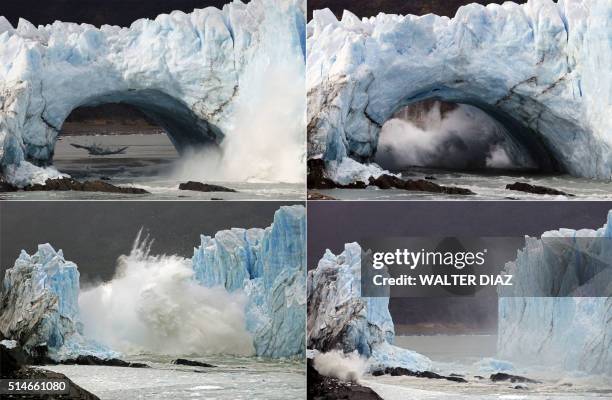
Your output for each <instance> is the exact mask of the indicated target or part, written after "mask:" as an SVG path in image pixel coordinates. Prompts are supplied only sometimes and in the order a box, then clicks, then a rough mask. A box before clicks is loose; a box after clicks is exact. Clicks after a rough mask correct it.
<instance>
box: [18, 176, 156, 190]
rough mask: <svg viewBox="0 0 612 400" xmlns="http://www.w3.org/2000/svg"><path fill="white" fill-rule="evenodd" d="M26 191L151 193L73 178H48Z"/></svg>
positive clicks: (27, 187) (28, 187)
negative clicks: (41, 183)
mask: <svg viewBox="0 0 612 400" xmlns="http://www.w3.org/2000/svg"><path fill="white" fill-rule="evenodd" d="M23 190H24V191H26V192H35V191H37V192H38V191H44V192H48V191H61V192H64V191H70V190H73V191H79V192H105V193H127V194H145V193H149V192H147V191H146V190H144V189H140V188H134V187H121V186H115V185H112V184H110V183H108V182H104V181H84V182H79V181H77V180H75V179H72V178H60V179H47V180H46V181H45V184H44V185H40V184H35V185H30V186H26V187H25V188H23Z"/></svg>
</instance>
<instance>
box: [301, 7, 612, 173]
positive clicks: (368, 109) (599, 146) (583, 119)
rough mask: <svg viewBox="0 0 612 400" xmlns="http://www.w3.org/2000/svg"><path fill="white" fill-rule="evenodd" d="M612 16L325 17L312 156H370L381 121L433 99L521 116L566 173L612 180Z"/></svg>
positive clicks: (312, 108)
mask: <svg viewBox="0 0 612 400" xmlns="http://www.w3.org/2000/svg"><path fill="white" fill-rule="evenodd" d="M611 13H612V3H611V2H610V1H609V0H559V1H558V2H556V3H555V2H553V1H552V0H529V1H528V2H527V3H526V4H522V5H518V4H515V3H512V2H505V3H504V4H502V5H498V4H489V5H487V6H486V7H485V6H482V5H479V4H469V5H467V6H464V7H461V8H459V10H458V11H457V14H456V16H455V17H454V18H452V19H449V18H447V17H439V16H436V15H432V14H429V15H425V16H420V17H418V16H413V15H407V16H398V15H387V14H379V15H377V16H376V17H371V18H363V19H359V18H357V17H356V16H355V15H353V14H351V13H350V12H348V11H345V12H344V14H343V16H342V19H341V20H340V21H338V20H337V19H336V17H335V16H334V15H333V14H332V13H331V11H329V10H327V9H325V10H316V11H314V13H313V18H312V20H311V21H310V22H309V23H308V26H307V37H308V40H307V44H308V49H307V50H308V51H307V54H308V60H307V73H306V76H307V90H308V118H309V121H308V127H309V128H308V144H309V147H308V148H309V150H308V151H309V154H308V157H309V158H317V157H323V158H324V159H325V160H326V161H328V162H336V163H340V162H342V160H343V159H345V158H346V157H352V158H354V159H355V160H358V161H366V162H367V161H371V159H372V157H373V155H374V153H375V151H376V146H377V142H378V135H379V132H380V128H381V126H382V124H383V123H384V122H385V121H387V120H388V119H389V118H390V117H391V116H392V115H393V113H394V112H395V111H396V110H398V109H399V108H401V107H402V106H404V105H406V104H409V103H412V102H415V101H419V100H423V99H426V98H432V97H434V98H439V99H442V100H446V101H452V102H459V103H461V102H464V103H467V104H473V105H475V106H478V107H480V108H482V109H483V110H485V111H487V112H489V113H490V114H491V115H492V116H494V117H497V118H501V119H505V118H511V119H513V120H514V121H515V122H516V123H518V124H519V125H520V126H524V127H528V128H530V129H532V131H531V133H530V134H529V135H530V136H533V135H535V136H537V137H536V138H534V137H522V138H520V139H521V140H522V141H530V140H534V139H537V141H541V142H543V143H544V144H545V147H546V149H547V151H548V152H550V153H551V155H552V157H553V158H554V159H555V160H556V161H557V162H558V163H559V164H560V166H561V167H562V168H563V169H564V170H566V171H567V172H569V173H571V174H573V175H576V176H583V177H592V178H602V179H609V178H610V176H612V119H611V118H610V117H609V116H610V115H611V114H612V90H611V89H612V72H611V71H610V68H609V66H610V65H611V64H612V36H611V35H610V21H611V19H610V15H611ZM363 168H365V167H363ZM328 172H329V173H330V175H331V176H330V177H331V178H332V179H335V180H337V181H338V182H340V181H341V180H343V179H348V177H347V176H346V175H343V174H338V173H339V172H343V170H342V169H340V170H337V169H336V170H334V169H333V168H332V170H331V171H328ZM350 172H351V175H357V172H356V171H355V168H351V169H350ZM364 173H365V172H364Z"/></svg>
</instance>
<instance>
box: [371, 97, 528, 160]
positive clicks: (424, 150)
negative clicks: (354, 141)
mask: <svg viewBox="0 0 612 400" xmlns="http://www.w3.org/2000/svg"><path fill="white" fill-rule="evenodd" d="M409 107H419V105H418V104H416V105H414V106H409ZM440 107H441V103H440V102H437V101H436V102H434V103H433V105H432V106H431V107H430V108H428V109H425V110H420V111H421V112H420V113H417V116H416V117H415V116H414V115H412V116H411V117H410V118H409V117H406V116H403V117H402V115H401V114H400V115H397V116H396V117H395V118H392V119H390V120H389V121H387V122H386V123H385V124H384V125H383V128H382V130H381V132H380V138H379V144H378V151H377V154H376V160H375V161H376V162H377V163H378V164H379V165H381V166H382V167H383V168H386V169H391V170H402V169H406V168H408V167H411V166H421V167H435V168H448V169H457V170H469V169H484V168H501V169H525V168H535V166H536V164H535V162H534V161H533V160H532V159H531V158H530V157H529V156H528V155H527V154H528V153H527V152H526V151H525V149H523V148H522V147H521V146H520V145H519V144H518V143H516V142H515V141H513V140H512V139H510V136H509V134H508V133H507V132H506V131H505V128H504V127H503V126H502V125H501V124H499V123H498V122H497V121H495V120H493V119H492V118H491V117H489V116H488V115H487V114H486V113H484V112H483V111H481V110H479V109H478V108H475V107H472V106H469V105H464V104H459V105H457V107H456V108H455V109H453V110H451V111H448V112H445V113H443V112H442V111H441V108H440Z"/></svg>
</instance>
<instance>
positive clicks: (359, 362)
mask: <svg viewBox="0 0 612 400" xmlns="http://www.w3.org/2000/svg"><path fill="white" fill-rule="evenodd" d="M367 364H368V363H367V360H366V359H365V358H362V357H361V356H360V355H359V353H357V352H356V351H355V352H353V353H348V354H344V352H342V351H340V350H332V351H329V352H327V353H319V354H317V355H316V356H315V358H314V368H315V369H316V370H317V372H318V373H320V374H321V375H325V376H329V377H331V378H336V379H340V380H342V381H350V382H356V381H358V380H359V379H360V378H361V377H362V376H363V374H364V373H365V372H366V370H367Z"/></svg>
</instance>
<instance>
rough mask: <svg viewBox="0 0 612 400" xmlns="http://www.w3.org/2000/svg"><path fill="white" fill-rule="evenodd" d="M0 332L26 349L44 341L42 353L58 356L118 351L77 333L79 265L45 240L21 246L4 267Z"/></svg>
mask: <svg viewBox="0 0 612 400" xmlns="http://www.w3.org/2000/svg"><path fill="white" fill-rule="evenodd" d="M1 297H2V301H3V302H2V304H3V308H2V310H1V311H2V312H1V315H0V332H1V333H2V335H3V336H4V337H7V338H11V339H14V340H17V341H18V342H19V343H20V344H21V345H22V346H23V348H24V349H25V350H26V351H27V352H29V353H30V354H32V355H36V354H37V348H39V347H41V346H46V348H47V351H48V352H47V356H48V357H50V358H51V359H53V360H56V361H61V360H64V359H67V358H74V357H76V356H78V355H94V356H96V357H100V358H113V357H118V355H119V354H118V353H117V352H114V351H112V350H111V349H109V348H107V347H106V346H103V345H102V344H100V343H97V342H96V341H93V340H90V339H88V338H86V337H85V336H83V326H82V323H81V319H80V315H79V305H78V297H79V271H78V269H77V266H76V265H75V264H74V263H72V262H70V261H66V260H65V259H64V255H63V253H62V251H61V250H59V251H57V252H56V251H55V249H54V248H53V247H52V246H51V245H50V244H42V245H39V246H38V251H37V252H36V253H34V254H32V255H29V254H27V253H26V252H25V251H22V252H21V254H20V255H19V258H18V259H17V260H16V261H15V265H14V267H13V268H10V269H8V270H6V273H5V277H4V281H3V286H2V296H1Z"/></svg>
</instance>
